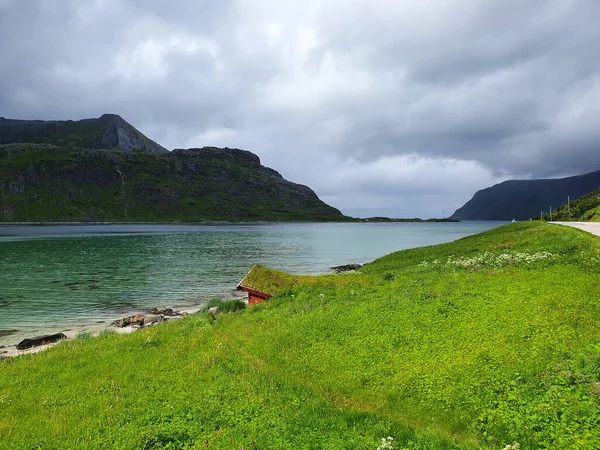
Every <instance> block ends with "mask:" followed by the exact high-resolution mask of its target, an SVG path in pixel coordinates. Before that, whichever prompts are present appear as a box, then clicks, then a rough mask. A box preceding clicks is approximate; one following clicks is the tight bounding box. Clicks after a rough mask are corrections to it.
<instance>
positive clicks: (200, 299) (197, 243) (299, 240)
mask: <svg viewBox="0 0 600 450" xmlns="http://www.w3.org/2000/svg"><path fill="white" fill-rule="evenodd" d="M501 224H502V223H500V222H461V223H318V224H317V223H302V224H298V223H281V224H262V223H261V224H239V225H159V224H156V225H133V224H131V225H129V224H128V225H48V226H45V225H44V226H33V225H27V226H20V225H2V226H0V330H17V332H15V333H11V334H8V335H5V336H0V345H2V344H4V345H10V344H14V343H16V342H18V341H20V340H21V339H23V338H24V337H31V336H33V335H35V334H40V333H45V332H58V331H62V330H64V329H66V328H69V327H73V326H75V325H85V324H93V323H96V322H109V321H110V320H114V319H116V318H119V317H123V316H125V315H128V314H131V313H135V312H141V311H144V310H147V309H149V308H152V307H173V308H184V307H191V306H195V305H200V304H202V303H204V302H206V301H207V300H208V299H210V298H212V297H215V296H218V297H231V296H232V295H233V294H234V290H235V287H236V285H237V283H238V282H239V281H240V279H241V278H242V277H243V276H244V274H245V273H246V272H247V271H248V270H249V268H250V267H251V266H252V265H253V264H263V265H266V266H269V267H272V268H275V269H279V270H284V271H287V272H292V273H322V272H328V271H329V270H330V267H331V266H334V265H341V264H347V263H366V262H369V261H372V260H373V259H376V258H378V257H380V256H383V255H385V254H387V253H390V252H393V251H396V250H401V249H405V248H411V247H417V246H423V245H431V244H438V243H442V242H449V241H453V240H455V239H458V238H461V237H464V236H467V235H471V234H475V233H478V232H481V231H484V230H488V229H491V228H494V227H497V226H499V225H501ZM3 334H5V333H3Z"/></svg>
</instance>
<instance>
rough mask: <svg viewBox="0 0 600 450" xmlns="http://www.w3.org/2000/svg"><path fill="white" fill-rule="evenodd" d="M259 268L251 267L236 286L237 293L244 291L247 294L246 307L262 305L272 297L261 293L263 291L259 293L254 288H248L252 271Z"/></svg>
mask: <svg viewBox="0 0 600 450" xmlns="http://www.w3.org/2000/svg"><path fill="white" fill-rule="evenodd" d="M256 267H259V266H253V267H252V268H251V269H250V271H249V272H248V273H247V274H246V276H245V277H244V278H242V281H240V282H239V283H238V285H237V290H238V291H244V292H247V293H248V306H252V305H258V304H259V303H264V302H266V301H267V300H269V299H270V298H271V297H273V295H272V294H269V293H268V292H263V291H259V290H258V289H256V288H254V287H250V286H248V285H249V284H252V281H251V280H252V276H251V274H252V271H253V270H254V269H255V268H256Z"/></svg>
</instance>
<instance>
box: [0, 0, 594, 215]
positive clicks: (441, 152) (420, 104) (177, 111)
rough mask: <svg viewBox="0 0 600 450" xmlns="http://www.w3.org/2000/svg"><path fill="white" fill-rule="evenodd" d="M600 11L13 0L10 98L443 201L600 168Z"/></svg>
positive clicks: (8, 30) (336, 196)
mask: <svg viewBox="0 0 600 450" xmlns="http://www.w3.org/2000/svg"><path fill="white" fill-rule="evenodd" d="M598 17H600V2H597V1H596V0H580V1H572V0H552V1H547V2H539V1H537V0H497V1H491V0H460V1H457V2H447V1H441V0H423V1H420V2H413V1H391V0H390V1H382V0H372V1H368V2H367V1H362V0H343V1H342V0H339V1H334V0H331V1H327V2H322V1H317V0H306V1H303V2H293V1H274V0H255V1H252V2H250V1H242V0H237V1H234V0H230V1H209V0H203V1H194V2H191V1H184V0H177V1H170V2H164V1H159V0H90V1H80V0H56V1H52V2H49V1H45V0H28V1H21V0H0V79H1V80H2V81H1V84H0V115H1V116H6V117H19V118H41V119H50V118H62V119H67V118H71V119H77V118H83V117H97V116H99V115H101V114H102V113H104V112H114V113H118V114H121V115H122V116H123V117H124V118H125V119H126V120H128V121H129V122H131V123H132V124H133V125H134V126H136V127H138V128H140V129H141V130H142V131H143V132H144V133H145V134H147V135H148V136H150V137H151V138H153V139H155V140H157V141H158V142H160V143H161V144H163V145H166V146H168V147H170V148H174V147H190V146H203V145H220V146H230V147H235V146H237V147H242V148H247V149H249V150H251V151H254V152H256V153H258V154H259V155H260V156H261V158H262V159H263V162H264V163H266V164H268V165H271V166H273V167H274V168H276V169H277V170H279V171H280V172H281V173H282V174H283V175H284V176H286V177H288V178H290V179H292V180H294V181H297V182H301V183H305V184H308V185H310V186H311V187H313V188H314V189H315V190H316V191H317V192H318V193H319V194H320V195H322V196H323V197H324V199H325V200H327V201H330V202H331V203H333V204H334V205H335V206H338V207H340V208H342V209H343V210H348V211H349V210H361V211H365V212H366V211H370V210H378V211H396V214H395V215H415V214H413V212H414V211H419V214H422V215H424V216H429V215H441V214H440V212H439V211H440V210H445V209H446V208H448V209H451V208H452V207H458V206H460V205H461V204H462V203H463V202H464V201H466V200H468V198H469V197H470V196H471V195H472V194H473V192H474V191H475V190H476V189H479V188H483V187H485V186H486V185H489V184H492V183H493V182H495V181H499V180H501V179H504V178H508V177H515V176H525V177H527V176H531V177H539V176H560V175H571V174H575V173H583V172H587V171H591V170H596V169H600V161H598V159H597V157H596V153H597V150H598V144H597V143H598V142H599V141H600V126H598V125H599V124H598V122H599V120H600V119H599V118H600V46H599V45H598V42H600V27H598V26H597V18H598ZM411 199H412V201H411ZM417 205H418V206H417ZM428 211H431V212H429V213H428ZM375 212H376V211H375ZM365 214H366V213H365Z"/></svg>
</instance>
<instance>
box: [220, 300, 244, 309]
mask: <svg viewBox="0 0 600 450" xmlns="http://www.w3.org/2000/svg"><path fill="white" fill-rule="evenodd" d="M242 309H246V303H245V302H243V301H242V300H229V301H228V302H223V304H222V305H221V306H220V307H219V311H223V312H236V311H240V310H242Z"/></svg>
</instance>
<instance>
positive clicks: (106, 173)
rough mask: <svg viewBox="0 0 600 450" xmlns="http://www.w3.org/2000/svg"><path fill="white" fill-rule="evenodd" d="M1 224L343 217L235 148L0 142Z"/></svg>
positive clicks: (314, 196) (340, 218) (329, 218)
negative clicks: (153, 150)
mask: <svg viewBox="0 0 600 450" xmlns="http://www.w3.org/2000/svg"><path fill="white" fill-rule="evenodd" d="M0 188H1V189H0V222H2V221H5V222H71V221H79V222H177V221H185V222H201V221H207V220H213V221H218V220H221V221H240V220H246V221H250V220H315V221H320V220H344V219H346V218H345V217H344V216H343V215H342V214H341V213H340V212H339V211H338V210H337V209H335V208H332V207H331V206H329V205H327V204H326V203H324V202H322V201H321V200H320V199H319V198H318V197H317V195H316V194H315V193H314V192H313V191H312V190H311V189H310V188H308V187H306V186H302V185H299V184H295V183H292V182H289V181H287V180H285V179H283V178H282V177H281V175H279V174H278V173H277V172H275V171H274V170H272V169H269V168H267V167H264V166H262V165H261V164H260V160H259V158H258V157H257V156H256V155H253V154H252V153H250V152H247V151H244V150H236V149H217V148H203V149H189V150H174V151H172V152H170V153H166V154H148V153H145V152H131V153H127V152H123V151H121V150H120V149H110V150H104V149H79V148H72V147H55V146H46V145H39V144H38V145H34V144H10V145H4V146H0Z"/></svg>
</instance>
